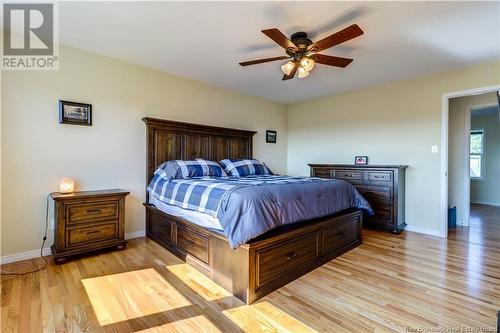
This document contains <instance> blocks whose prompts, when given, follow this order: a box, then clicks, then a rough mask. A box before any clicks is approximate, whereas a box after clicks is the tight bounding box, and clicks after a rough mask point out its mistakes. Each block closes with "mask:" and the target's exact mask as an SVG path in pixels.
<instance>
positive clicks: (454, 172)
mask: <svg viewBox="0 0 500 333" xmlns="http://www.w3.org/2000/svg"><path fill="white" fill-rule="evenodd" d="M496 103H497V97H496V93H494V92H491V93H486V94H479V95H474V96H464V97H458V98H452V99H450V107H449V127H448V147H449V148H448V204H449V205H451V206H456V207H457V223H458V224H462V225H469V215H470V213H469V205H470V197H469V187H470V176H469V142H468V140H469V136H468V132H469V130H470V128H471V125H470V124H471V123H470V110H471V109H473V108H477V107H479V106H485V105H494V104H496Z"/></svg>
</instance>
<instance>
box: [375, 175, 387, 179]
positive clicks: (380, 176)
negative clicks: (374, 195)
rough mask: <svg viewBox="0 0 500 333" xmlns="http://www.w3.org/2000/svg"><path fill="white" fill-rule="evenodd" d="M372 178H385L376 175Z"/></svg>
mask: <svg viewBox="0 0 500 333" xmlns="http://www.w3.org/2000/svg"><path fill="white" fill-rule="evenodd" d="M374 177H375V178H385V176H377V175H375V176H374Z"/></svg>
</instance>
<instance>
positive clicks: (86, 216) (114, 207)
mask: <svg viewBox="0 0 500 333" xmlns="http://www.w3.org/2000/svg"><path fill="white" fill-rule="evenodd" d="M66 217H67V218H66V220H67V224H74V223H81V222H93V221H100V220H108V219H117V218H118V201H107V202H89V203H82V204H68V205H67V206H66Z"/></svg>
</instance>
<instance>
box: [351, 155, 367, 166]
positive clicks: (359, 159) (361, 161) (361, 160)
mask: <svg viewBox="0 0 500 333" xmlns="http://www.w3.org/2000/svg"><path fill="white" fill-rule="evenodd" d="M354 164H355V165H367V164H368V156H356V157H354Z"/></svg>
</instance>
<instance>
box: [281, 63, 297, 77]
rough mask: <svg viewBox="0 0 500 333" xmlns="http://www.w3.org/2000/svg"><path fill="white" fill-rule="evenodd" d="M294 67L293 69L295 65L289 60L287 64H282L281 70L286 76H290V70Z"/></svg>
mask: <svg viewBox="0 0 500 333" xmlns="http://www.w3.org/2000/svg"><path fill="white" fill-rule="evenodd" d="M294 67H295V63H294V62H293V61H291V60H290V61H289V62H287V63H286V64H284V65H283V66H281V70H282V71H283V73H285V74H286V75H290V73H291V72H292V70H293V69H294Z"/></svg>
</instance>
